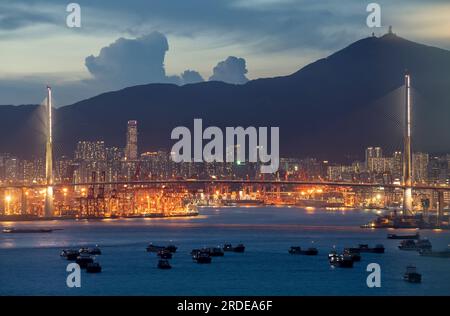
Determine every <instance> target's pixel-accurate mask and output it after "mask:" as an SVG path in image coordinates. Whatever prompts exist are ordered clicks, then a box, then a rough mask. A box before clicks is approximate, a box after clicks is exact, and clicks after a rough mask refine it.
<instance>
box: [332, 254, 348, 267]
mask: <svg viewBox="0 0 450 316" xmlns="http://www.w3.org/2000/svg"><path fill="white" fill-rule="evenodd" d="M329 261H330V264H331V265H332V266H335V267H339V268H353V259H352V257H351V256H349V255H345V254H344V255H338V254H334V255H332V256H329Z"/></svg>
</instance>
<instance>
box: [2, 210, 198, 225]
mask: <svg viewBox="0 0 450 316" xmlns="http://www.w3.org/2000/svg"><path fill="white" fill-rule="evenodd" d="M198 215H199V213H198V212H197V213H192V214H176V215H163V214H151V215H136V216H109V217H106V216H83V217H73V216H61V217H59V216H52V217H38V216H25V217H24V216H22V215H13V216H11V215H6V216H5V215H2V216H0V223H5V222H45V221H66V220H69V221H70V220H75V221H77V220H104V219H133V218H136V219H138V218H178V217H196V216H198Z"/></svg>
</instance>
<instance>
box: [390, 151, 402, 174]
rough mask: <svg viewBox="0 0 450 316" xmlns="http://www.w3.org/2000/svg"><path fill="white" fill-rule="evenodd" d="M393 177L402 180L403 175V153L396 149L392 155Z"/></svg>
mask: <svg viewBox="0 0 450 316" xmlns="http://www.w3.org/2000/svg"><path fill="white" fill-rule="evenodd" d="M392 177H393V178H394V179H397V180H402V177H403V153H402V152H401V151H395V152H394V155H393V156H392Z"/></svg>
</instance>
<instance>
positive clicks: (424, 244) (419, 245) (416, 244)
mask: <svg viewBox="0 0 450 316" xmlns="http://www.w3.org/2000/svg"><path fill="white" fill-rule="evenodd" d="M432 247H433V246H432V245H431V242H430V241H429V240H428V239H426V238H424V239H419V240H418V241H414V240H410V239H407V240H402V241H401V242H400V245H399V246H398V248H399V249H401V250H410V251H411V250H412V251H421V250H431V249H432Z"/></svg>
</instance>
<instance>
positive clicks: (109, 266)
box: [0, 207, 450, 295]
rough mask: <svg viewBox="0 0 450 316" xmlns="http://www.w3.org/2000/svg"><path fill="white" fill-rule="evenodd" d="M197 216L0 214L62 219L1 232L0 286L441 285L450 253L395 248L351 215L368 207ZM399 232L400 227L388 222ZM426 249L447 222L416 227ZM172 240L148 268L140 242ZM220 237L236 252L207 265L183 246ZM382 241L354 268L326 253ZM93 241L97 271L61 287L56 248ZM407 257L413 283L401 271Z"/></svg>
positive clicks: (14, 291)
mask: <svg viewBox="0 0 450 316" xmlns="http://www.w3.org/2000/svg"><path fill="white" fill-rule="evenodd" d="M200 212H201V215H200V216H198V217H196V218H190V219H187V218H176V219H133V220H102V221H78V222H75V221H52V222H39V223H25V222H24V223H1V224H0V225H2V226H15V227H31V226H32V227H54V228H62V229H63V230H61V231H55V232H53V233H51V234H0V295H432V294H434V295H436V294H440V295H450V259H442V258H426V257H421V256H419V255H418V254H417V253H415V252H402V251H400V250H398V249H397V245H398V243H399V241H396V240H387V239H386V234H387V233H388V232H389V231H387V230H364V229H360V228H359V225H360V224H363V223H366V222H368V221H369V220H370V219H372V218H373V217H374V216H375V215H374V213H372V212H367V211H333V212H331V211H325V210H315V211H306V210H304V209H299V208H277V207H264V208H222V209H215V208H206V209H201V210H200ZM397 232H403V233H405V232H407V231H397ZM421 234H422V235H423V236H427V237H428V238H429V239H430V240H431V242H432V243H433V247H434V248H435V249H444V248H445V247H447V245H448V244H450V232H445V231H423V232H421ZM149 242H153V243H155V244H168V243H174V244H176V245H177V246H178V247H179V249H178V251H177V253H176V254H175V256H174V258H173V259H172V260H171V263H172V267H173V269H172V270H164V271H163V270H159V269H157V268H156V264H157V258H156V255H155V254H149V253H147V252H146V251H145V247H146V245H147V244H148V243H149ZM225 242H230V243H233V244H236V243H240V242H242V243H244V244H245V245H246V247H247V248H246V251H245V253H243V254H237V253H226V254H225V256H224V257H222V258H213V263H212V264H211V265H199V264H196V263H193V262H192V259H191V256H190V254H189V253H190V251H191V249H193V248H199V247H203V246H217V245H222V244H223V243H225ZM312 242H314V245H315V247H317V248H318V249H319V255H318V256H315V257H308V256H292V255H289V254H288V253H287V250H288V248H289V247H290V246H291V245H299V246H303V247H308V246H310V245H311V243H312ZM358 243H368V244H370V245H374V244H376V243H383V244H384V245H385V247H386V253H385V254H363V257H362V261H361V262H360V263H356V264H355V267H354V268H353V269H333V268H331V267H330V266H329V264H328V260H327V254H328V252H329V250H330V249H331V248H332V246H333V245H336V247H337V248H339V249H341V248H343V247H348V246H353V245H357V244H358ZM95 244H99V246H100V247H101V248H102V251H103V254H102V255H101V256H98V261H99V262H100V263H101V264H102V267H103V272H102V273H100V274H86V273H85V272H84V271H83V272H82V276H81V278H82V280H81V284H82V287H81V288H73V289H70V288H67V287H66V276H67V272H66V270H65V269H66V265H67V263H68V262H67V261H66V260H64V259H62V258H60V256H59V253H60V251H61V249H62V248H65V247H72V246H74V247H75V246H76V247H78V246H82V245H95ZM371 262H375V263H379V264H380V265H381V269H382V287H381V288H378V289H369V288H367V286H366V277H367V275H368V273H367V272H366V267H367V265H368V264H369V263H371ZM408 264H414V265H416V266H417V268H418V270H419V272H421V273H422V276H423V283H422V284H409V283H406V282H404V281H403V280H402V274H403V272H404V270H405V267H406V266H407V265H408Z"/></svg>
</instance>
